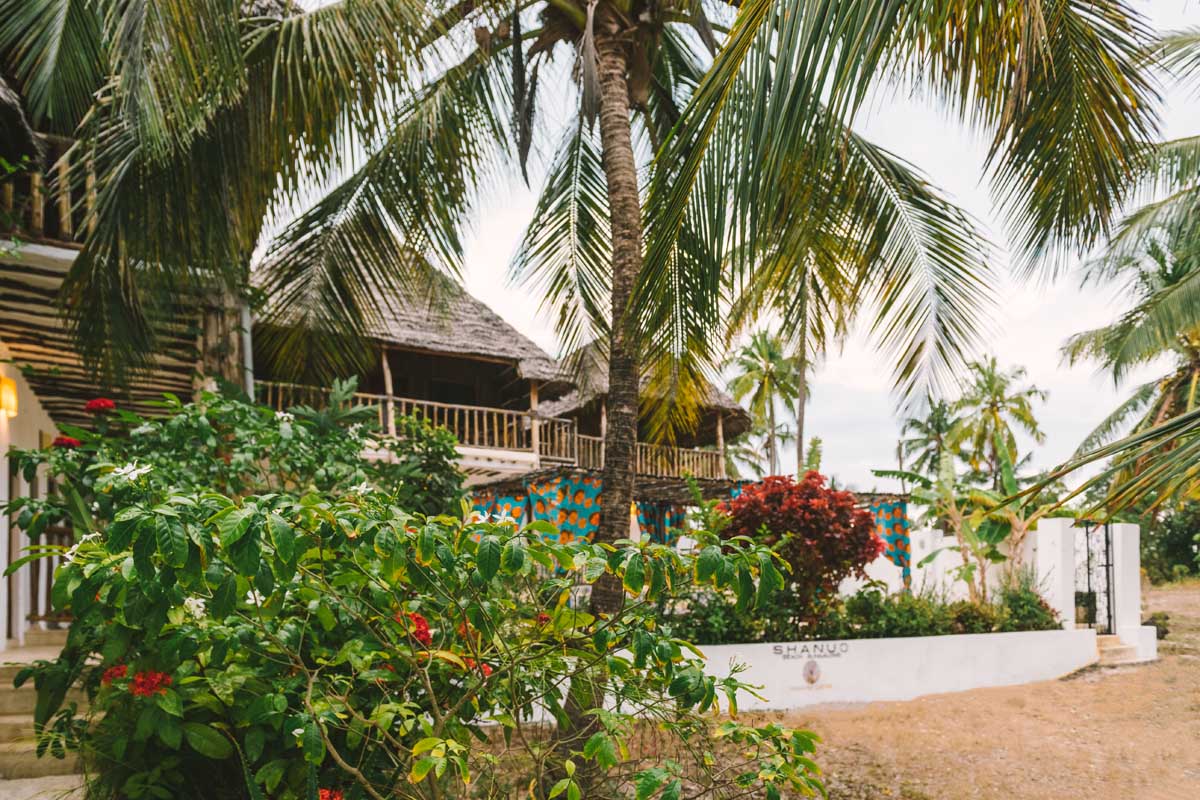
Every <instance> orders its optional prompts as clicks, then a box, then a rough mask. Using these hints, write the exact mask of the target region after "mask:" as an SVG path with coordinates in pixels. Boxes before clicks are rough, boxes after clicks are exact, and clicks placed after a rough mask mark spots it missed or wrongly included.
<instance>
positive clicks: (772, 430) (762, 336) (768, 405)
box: [729, 331, 800, 475]
mask: <svg viewBox="0 0 1200 800" xmlns="http://www.w3.org/2000/svg"><path fill="white" fill-rule="evenodd" d="M729 364H730V366H731V367H733V368H734V369H735V370H737V373H736V374H735V375H734V377H733V378H732V379H731V380H730V381H729V392H730V394H732V395H733V396H734V398H735V399H736V400H737V401H738V402H743V401H745V400H746V399H747V398H749V410H750V414H751V416H753V418H754V419H755V420H756V421H757V422H758V424H759V426H760V427H763V428H764V430H765V434H766V444H767V465H768V469H769V470H770V474H771V475H778V474H779V447H778V437H777V435H776V433H777V431H778V427H779V426H778V423H777V422H776V419H775V407H776V405H777V404H778V403H784V404H788V403H792V402H794V401H795V400H796V396H797V393H798V388H799V383H800V377H799V371H798V368H797V363H796V360H795V359H794V358H791V357H790V356H787V355H785V353H784V348H783V343H782V342H780V340H779V337H778V336H773V335H771V334H770V333H768V332H767V331H757V332H755V333H754V334H753V335H752V336H751V337H750V341H749V342H748V343H747V344H745V345H743V346H742V348H741V349H740V350H738V351H737V353H736V354H735V355H734V357H733V358H732V359H731V360H730V362H729Z"/></svg>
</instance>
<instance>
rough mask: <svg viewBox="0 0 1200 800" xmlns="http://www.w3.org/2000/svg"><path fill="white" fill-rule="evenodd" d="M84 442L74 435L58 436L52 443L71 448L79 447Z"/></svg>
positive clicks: (54, 445)
mask: <svg viewBox="0 0 1200 800" xmlns="http://www.w3.org/2000/svg"><path fill="white" fill-rule="evenodd" d="M81 444H83V442H81V441H79V440H78V439H76V438H75V437H73V436H58V437H55V439H54V441H53V442H51V443H50V446H51V447H65V448H67V449H69V450H71V449H74V448H76V447H79V446H80V445H81Z"/></svg>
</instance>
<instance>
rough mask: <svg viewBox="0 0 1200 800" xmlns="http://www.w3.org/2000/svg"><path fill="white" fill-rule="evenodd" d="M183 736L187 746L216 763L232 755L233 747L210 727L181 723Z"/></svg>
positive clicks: (197, 723) (196, 723) (218, 732)
mask: <svg viewBox="0 0 1200 800" xmlns="http://www.w3.org/2000/svg"><path fill="white" fill-rule="evenodd" d="M183 735H184V738H186V739H187V743H188V746H189V747H191V748H192V749H193V750H195V751H196V752H197V753H199V754H200V755H202V756H204V757H205V758H212V759H216V760H218V761H220V760H223V759H226V758H229V757H230V756H231V755H233V745H232V744H230V742H229V740H228V739H227V738H225V736H224V735H223V734H222V733H221V732H220V731H218V730H217V729H216V728H214V727H213V726H211V725H205V724H203V723H200V722H185V723H183Z"/></svg>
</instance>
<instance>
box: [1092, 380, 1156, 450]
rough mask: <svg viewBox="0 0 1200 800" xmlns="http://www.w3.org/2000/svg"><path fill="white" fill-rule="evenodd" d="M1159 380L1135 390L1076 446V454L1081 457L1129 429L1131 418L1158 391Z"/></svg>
mask: <svg viewBox="0 0 1200 800" xmlns="http://www.w3.org/2000/svg"><path fill="white" fill-rule="evenodd" d="M1158 387H1159V381H1150V382H1149V383H1144V384H1142V385H1141V386H1139V387H1137V388H1136V389H1134V390H1133V393H1132V394H1131V395H1130V396H1129V397H1128V398H1127V399H1126V400H1125V401H1124V402H1123V403H1121V405H1119V406H1117V408H1116V409H1115V410H1114V411H1113V412H1112V413H1111V414H1109V415H1108V416H1107V417H1105V418H1104V419H1103V420H1102V421H1101V422H1100V424H1099V425H1097V426H1096V427H1095V428H1093V429H1092V430H1091V432H1090V433H1088V435H1087V436H1086V437H1084V440H1083V441H1082V442H1080V443H1079V447H1077V448H1075V456H1076V457H1080V456H1083V455H1085V454H1087V453H1088V452H1090V451H1092V450H1095V449H1096V448H1098V447H1102V446H1103V445H1105V444H1107V443H1109V442H1111V441H1112V440H1113V439H1114V438H1116V437H1117V436H1118V435H1119V434H1120V433H1121V432H1122V431H1123V430H1128V429H1129V424H1130V420H1131V419H1132V418H1133V417H1135V416H1136V415H1138V414H1141V413H1144V412H1145V411H1146V409H1147V408H1148V407H1149V406H1150V404H1151V403H1152V402H1153V400H1154V397H1155V395H1156V394H1157V393H1158Z"/></svg>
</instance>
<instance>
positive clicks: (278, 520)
mask: <svg viewBox="0 0 1200 800" xmlns="http://www.w3.org/2000/svg"><path fill="white" fill-rule="evenodd" d="M267 528H268V529H269V530H270V532H271V543H272V544H273V545H274V546H275V552H276V553H277V554H278V555H279V557H280V558H281V559H283V560H284V562H286V563H288V564H291V563H293V562H294V561H295V560H296V540H297V536H296V533H295V531H293V530H292V526H291V525H289V524H288V523H287V520H285V519H284V518H283V517H281V516H279V515H278V514H276V513H274V512H272V513H270V514H268V515H267Z"/></svg>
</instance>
